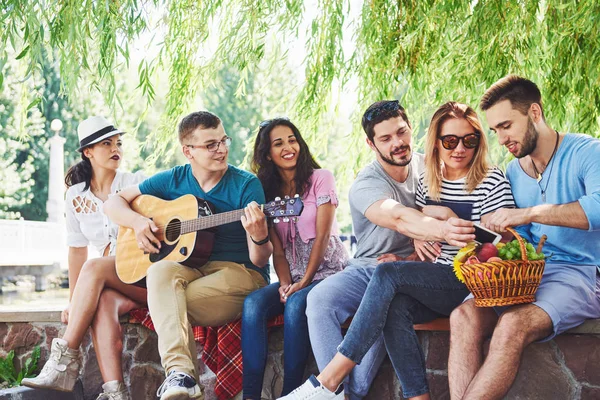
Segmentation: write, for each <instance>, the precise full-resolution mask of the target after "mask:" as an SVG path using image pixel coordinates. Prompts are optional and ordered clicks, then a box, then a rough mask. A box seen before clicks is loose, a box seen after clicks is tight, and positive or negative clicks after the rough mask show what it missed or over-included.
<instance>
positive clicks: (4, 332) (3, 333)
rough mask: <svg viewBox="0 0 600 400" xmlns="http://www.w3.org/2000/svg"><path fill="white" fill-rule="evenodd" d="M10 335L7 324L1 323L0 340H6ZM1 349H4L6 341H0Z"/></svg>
mask: <svg viewBox="0 0 600 400" xmlns="http://www.w3.org/2000/svg"><path fill="white" fill-rule="evenodd" d="M7 334H8V324H7V323H6V322H0V338H6V335H7ZM0 347H4V340H2V341H0Z"/></svg>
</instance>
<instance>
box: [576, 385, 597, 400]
mask: <svg viewBox="0 0 600 400" xmlns="http://www.w3.org/2000/svg"><path fill="white" fill-rule="evenodd" d="M598 399H600V387H589V386H582V387H581V398H580V400H598Z"/></svg>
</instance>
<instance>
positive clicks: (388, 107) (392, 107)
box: [364, 100, 400, 122]
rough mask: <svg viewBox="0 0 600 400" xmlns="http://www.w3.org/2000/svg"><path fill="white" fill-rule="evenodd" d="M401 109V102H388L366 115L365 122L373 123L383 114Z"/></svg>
mask: <svg viewBox="0 0 600 400" xmlns="http://www.w3.org/2000/svg"><path fill="white" fill-rule="evenodd" d="M399 109H400V102H399V101H398V100H392V101H388V102H386V103H383V104H381V105H379V106H377V107H373V108H372V109H371V110H369V111H367V112H366V113H365V117H364V118H365V120H366V121H367V122H371V121H373V120H374V119H375V118H377V117H378V116H380V115H381V114H383V113H384V112H393V111H398V110H399Z"/></svg>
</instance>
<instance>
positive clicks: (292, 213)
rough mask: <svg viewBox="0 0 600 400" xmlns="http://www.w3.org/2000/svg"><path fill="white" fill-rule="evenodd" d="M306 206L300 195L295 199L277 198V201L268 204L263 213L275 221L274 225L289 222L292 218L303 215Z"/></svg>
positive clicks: (288, 197) (287, 197)
mask: <svg viewBox="0 0 600 400" xmlns="http://www.w3.org/2000/svg"><path fill="white" fill-rule="evenodd" d="M303 208H304V204H303V203H302V199H301V198H300V196H299V195H296V196H294V197H290V196H285V197H284V198H283V199H282V198H280V197H275V200H273V201H270V202H268V203H267V204H265V205H264V207H263V212H264V213H265V215H266V216H267V218H271V219H273V222H274V223H276V224H277V223H279V222H282V221H283V222H288V221H289V220H290V217H297V216H299V215H300V214H302V209H303Z"/></svg>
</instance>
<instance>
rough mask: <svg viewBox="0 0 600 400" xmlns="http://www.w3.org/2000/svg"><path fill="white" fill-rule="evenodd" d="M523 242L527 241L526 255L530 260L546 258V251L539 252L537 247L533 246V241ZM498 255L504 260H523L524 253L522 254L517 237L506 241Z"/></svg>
mask: <svg viewBox="0 0 600 400" xmlns="http://www.w3.org/2000/svg"><path fill="white" fill-rule="evenodd" d="M523 242H524V243H525V250H526V251H527V253H526V254H525V255H526V258H527V259H528V260H532V261H535V260H543V259H544V258H546V256H545V254H544V253H537V252H536V251H535V250H536V249H535V247H533V245H532V244H531V243H528V242H527V241H525V240H523ZM498 257H500V258H501V259H503V260H522V259H523V255H522V254H521V246H520V245H519V241H518V240H516V239H515V240H512V241H510V242H508V243H506V245H504V246H503V247H502V248H500V249H499V250H498Z"/></svg>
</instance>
